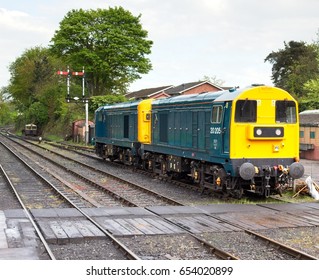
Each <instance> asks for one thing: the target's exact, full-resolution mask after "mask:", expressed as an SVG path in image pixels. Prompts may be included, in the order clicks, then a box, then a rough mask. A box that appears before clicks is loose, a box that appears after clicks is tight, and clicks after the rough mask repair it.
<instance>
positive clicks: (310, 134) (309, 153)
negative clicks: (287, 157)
mask: <svg viewBox="0 0 319 280" xmlns="http://www.w3.org/2000/svg"><path fill="white" fill-rule="evenodd" d="M299 120H300V134H299V136H300V137H299V138H300V158H304V159H310V160H319V110H307V111H304V112H301V113H300V114H299Z"/></svg>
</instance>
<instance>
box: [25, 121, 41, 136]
mask: <svg viewBox="0 0 319 280" xmlns="http://www.w3.org/2000/svg"><path fill="white" fill-rule="evenodd" d="M23 132H24V135H25V136H37V135H38V127H37V125H35V124H33V123H30V124H26V125H25V126H24V131H23Z"/></svg>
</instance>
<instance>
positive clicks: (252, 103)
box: [235, 99, 257, 122]
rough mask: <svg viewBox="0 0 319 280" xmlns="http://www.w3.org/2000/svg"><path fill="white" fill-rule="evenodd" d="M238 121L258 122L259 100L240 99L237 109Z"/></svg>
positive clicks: (236, 117)
mask: <svg viewBox="0 0 319 280" xmlns="http://www.w3.org/2000/svg"><path fill="white" fill-rule="evenodd" d="M235 121H236V122H256V121H257V101H256V100H248V99H246V100H238V101H237V102H236V111H235Z"/></svg>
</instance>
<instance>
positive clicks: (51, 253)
mask: <svg viewBox="0 0 319 280" xmlns="http://www.w3.org/2000/svg"><path fill="white" fill-rule="evenodd" d="M0 169H1V173H2V174H3V175H4V177H5V179H6V181H7V182H8V184H9V185H10V187H11V188H12V190H13V192H14V194H15V196H16V197H17V199H18V201H19V203H20V205H21V206H22V208H23V210H24V212H25V214H26V216H27V218H28V219H29V221H30V222H31V224H32V226H33V227H34V229H35V231H36V232H37V234H38V236H39V238H40V240H41V242H42V244H43V246H44V247H45V250H46V251H47V253H48V255H49V257H50V259H51V260H56V258H55V256H54V254H53V252H52V250H51V249H50V246H49V244H48V243H47V242H46V240H45V238H44V236H43V234H42V232H41V230H40V228H39V227H38V226H37V224H36V222H35V221H34V219H33V217H32V215H31V213H30V211H29V209H28V208H27V207H26V205H25V204H24V202H23V200H22V199H21V197H20V195H19V193H18V191H17V190H16V188H15V187H14V185H13V183H12V182H11V180H10V178H9V176H8V174H7V173H6V171H5V170H4V169H3V167H2V165H1V164H0Z"/></svg>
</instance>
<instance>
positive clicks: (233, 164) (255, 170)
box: [95, 85, 304, 197]
mask: <svg viewBox="0 0 319 280" xmlns="http://www.w3.org/2000/svg"><path fill="white" fill-rule="evenodd" d="M297 112H298V104H297V102H296V101H295V100H294V98H293V97H292V96H291V95H290V94H289V93H288V92H286V91H284V90H282V89H279V88H276V87H269V86H264V85H252V86H250V87H247V88H244V89H232V90H227V91H219V92H208V93H202V94H191V95H181V96H176V97H169V98H165V99H158V100H154V99H146V100H142V101H133V102H126V103H120V104H115V105H109V106H108V105H106V106H102V107H100V108H98V109H97V110H96V112H95V134H96V135H95V141H96V147H95V148H96V153H97V155H99V156H100V157H102V158H109V159H110V160H119V161H121V162H123V163H124V164H129V165H134V166H136V167H139V168H143V169H145V170H149V171H152V172H154V173H157V174H159V175H160V176H176V177H179V178H188V179H191V180H192V181H193V182H194V183H196V184H198V185H199V186H200V187H201V188H209V189H213V190H216V191H222V192H225V193H229V194H232V195H234V196H236V197H241V196H242V194H243V192H244V190H248V191H251V192H254V193H257V194H258V195H262V196H266V197H268V196H269V195H270V194H271V193H273V192H279V191H280V190H281V189H282V188H284V187H286V186H288V185H291V184H292V182H293V179H297V178H301V177H302V176H303V173H304V167H303V166H302V165H301V164H300V163H299V119H298V113H297Z"/></svg>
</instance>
